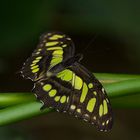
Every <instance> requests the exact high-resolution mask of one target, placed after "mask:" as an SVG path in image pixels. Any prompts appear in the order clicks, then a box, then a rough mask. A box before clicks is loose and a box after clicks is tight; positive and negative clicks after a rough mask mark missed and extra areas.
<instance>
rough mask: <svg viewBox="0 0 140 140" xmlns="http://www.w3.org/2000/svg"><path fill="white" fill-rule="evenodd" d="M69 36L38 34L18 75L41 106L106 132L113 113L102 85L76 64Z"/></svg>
mask: <svg viewBox="0 0 140 140" xmlns="http://www.w3.org/2000/svg"><path fill="white" fill-rule="evenodd" d="M82 57H83V56H82V55H81V54H77V55H75V46H74V43H73V41H72V40H71V38H70V37H69V36H67V35H65V34H63V33H61V32H49V33H45V34H43V35H41V37H40V39H39V44H38V45H37V48H36V49H35V50H34V51H33V53H32V55H31V56H30V57H29V58H28V59H27V60H26V61H25V63H24V64H23V67H22V69H21V75H22V76H23V77H24V78H25V79H30V80H32V81H33V82H34V88H33V90H32V91H33V93H34V94H35V96H36V98H37V100H39V101H40V102H42V103H43V106H42V108H41V109H43V108H54V109H55V110H57V111H59V112H66V113H68V114H71V115H73V116H75V117H77V118H79V119H82V120H84V121H86V122H89V123H90V124H93V125H94V126H95V127H96V128H97V129H98V130H99V131H109V130H110V129H111V128H112V124H113V113H112V108H111V104H110V101H109V98H108V97H107V94H106V91H105V89H104V88H103V86H102V84H101V83H100V82H99V81H98V80H97V79H96V77H95V76H94V75H93V74H92V73H91V72H90V71H89V70H87V69H86V68H85V67H84V66H83V65H81V64H80V60H81V59H82Z"/></svg>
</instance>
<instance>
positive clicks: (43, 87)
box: [33, 78, 71, 112]
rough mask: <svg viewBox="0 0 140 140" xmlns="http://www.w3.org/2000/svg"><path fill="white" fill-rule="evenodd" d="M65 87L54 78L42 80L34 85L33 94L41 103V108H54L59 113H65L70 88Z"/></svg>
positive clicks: (68, 103)
mask: <svg viewBox="0 0 140 140" xmlns="http://www.w3.org/2000/svg"><path fill="white" fill-rule="evenodd" d="M62 83H63V84H62ZM63 85H65V86H63ZM66 85H67V84H65V82H63V81H62V82H60V81H56V80H54V78H51V79H50V78H49V79H43V80H40V81H38V82H36V83H35V86H34V87H35V88H34V89H33V92H34V93H35V95H36V97H37V99H38V100H40V101H41V102H43V106H42V108H46V107H48V108H55V109H56V110H57V111H59V112H65V111H66V110H67V109H68V107H69V105H70V99H71V87H70V86H69V85H68V86H66Z"/></svg>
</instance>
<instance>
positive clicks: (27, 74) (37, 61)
mask: <svg viewBox="0 0 140 140" xmlns="http://www.w3.org/2000/svg"><path fill="white" fill-rule="evenodd" d="M73 55H74V45H73V42H72V41H71V39H70V38H69V37H68V36H66V35H64V34H62V33H59V32H52V33H47V34H43V35H42V36H41V37H40V42H39V44H38V46H37V48H36V50H35V51H34V52H33V53H32V55H31V57H29V58H28V59H27V60H26V62H25V63H24V65H23V67H22V69H21V74H22V76H23V77H24V78H26V79H31V80H33V81H36V80H39V79H40V78H42V76H44V73H46V72H47V71H48V70H50V69H51V68H52V67H54V66H55V65H57V64H59V63H61V62H63V61H66V60H67V59H69V58H70V57H72V56H73Z"/></svg>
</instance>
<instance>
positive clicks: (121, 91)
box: [0, 74, 140, 126]
mask: <svg viewBox="0 0 140 140" xmlns="http://www.w3.org/2000/svg"><path fill="white" fill-rule="evenodd" d="M95 75H96V77H97V78H99V80H101V81H102V83H103V85H104V87H105V89H106V91H107V93H108V96H109V98H110V100H111V104H112V106H113V108H140V76H137V75H117V76H116V75H113V74H95ZM41 106H42V103H40V102H37V101H36V99H35V97H34V96H33V94H32V93H0V107H1V108H4V109H1V110H0V126H2V125H6V124H10V123H13V122H17V121H20V120H23V119H27V118H31V117H33V116H38V115H41V114H44V113H46V114H47V113H49V112H51V111H52V109H45V110H43V111H40V108H41Z"/></svg>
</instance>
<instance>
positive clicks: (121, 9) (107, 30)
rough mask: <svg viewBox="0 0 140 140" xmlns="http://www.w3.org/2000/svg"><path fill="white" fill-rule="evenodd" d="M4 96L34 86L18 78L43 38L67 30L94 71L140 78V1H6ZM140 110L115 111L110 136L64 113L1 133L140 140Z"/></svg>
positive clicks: (11, 139)
mask: <svg viewBox="0 0 140 140" xmlns="http://www.w3.org/2000/svg"><path fill="white" fill-rule="evenodd" d="M0 2H1V4H0V10H1V11H0V14H1V19H0V33H1V34H0V92H12V91H13V92H20V91H21V92H26V91H28V92H29V91H30V90H31V88H32V82H30V81H28V80H23V79H22V78H21V77H20V76H19V75H18V74H16V73H17V72H18V71H19V70H20V68H21V67H22V64H23V62H24V61H25V60H26V59H27V57H28V56H30V54H31V52H32V51H33V50H34V49H35V47H36V45H37V43H38V39H39V36H40V35H41V34H42V33H44V32H47V31H61V32H64V33H66V34H67V35H69V36H70V37H71V38H72V39H73V41H74V42H75V47H76V52H77V53H83V55H84V59H83V60H82V64H83V65H84V66H86V67H87V68H88V69H89V70H91V71H92V72H102V73H126V74H127V73H128V74H140V56H139V55H140V39H139V38H140V8H139V6H140V2H139V1H136V0H118V1H111V0H110V1H104V0H97V1H96V0H77V1H76V0H75V1H72V0H71V1H68V0H50V1H49V0H39V1H37V0H36V1H35V0H34V1H33V0H30V1H14V0H13V1H10V0H9V1H0ZM139 112H140V110H138V109H137V110H129V109H115V110H114V113H115V122H114V127H113V129H112V131H111V132H109V133H102V132H97V131H96V130H95V129H94V128H93V127H92V126H89V125H88V124H86V123H84V122H81V121H79V120H77V119H75V118H71V117H67V115H64V114H59V113H50V114H47V115H44V116H40V117H36V118H33V119H30V120H25V121H23V122H19V123H16V124H13V125H9V126H6V127H1V128H0V139H2V140H25V139H26V140H28V139H29V140H30V139H34V140H38V139H41V140H46V139H58V140H59V139H61V140H63V139H80V140H92V139H94V140H98V139H104V140H117V139H122V138H123V139H126V140H129V139H130V140H131V139H133V140H139V139H140V134H139V132H140V126H139V125H140V121H139V118H140V113H139ZM9 117H10V116H9Z"/></svg>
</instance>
